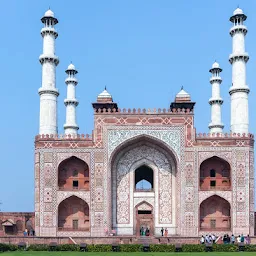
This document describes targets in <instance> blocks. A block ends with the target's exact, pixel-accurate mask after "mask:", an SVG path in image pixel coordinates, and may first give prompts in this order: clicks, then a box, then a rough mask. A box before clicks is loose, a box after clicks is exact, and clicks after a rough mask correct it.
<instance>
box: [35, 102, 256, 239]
mask: <svg viewBox="0 0 256 256" xmlns="http://www.w3.org/2000/svg"><path fill="white" fill-rule="evenodd" d="M110 103H111V104H114V103H113V102H112V99H111V98H110V99H109V100H108V101H106V100H105V101H104V102H100V101H98V102H97V103H94V108H95V113H94V117H95V118H94V124H95V127H94V131H93V134H92V135H78V136H71V135H70V136H66V135H64V136H61V135H58V136H51V135H39V136H37V137H36V141H35V146H36V152H35V177H36V179H35V227H36V233H37V234H39V235H40V236H72V237H74V236H77V237H78V236H80V237H81V236H86V237H90V236H93V237H95V236H98V237H105V236H109V235H111V234H112V233H114V234H117V235H127V236H128V235H129V236H133V235H138V234H139V229H140V227H141V226H143V225H144V226H147V227H149V228H150V230H151V234H150V235H156V236H157V235H160V229H161V227H162V226H163V227H167V228H168V230H169V235H172V236H175V235H179V236H191V237H194V236H199V235H201V234H204V233H209V232H213V233H215V234H223V232H228V233H235V234H240V233H244V234H250V235H254V199H253V191H254V187H253V185H254V167H253V163H254V159H253V157H254V155H253V153H254V152H253V145H254V138H253V135H251V134H196V131H195V127H194V114H193V104H194V103H192V102H191V101H190V99H188V98H184V99H181V98H179V99H177V98H176V100H175V102H174V103H172V105H171V109H168V110H160V109H158V110H152V111H151V110H145V109H144V110H140V109H138V110H135V109H133V110H131V109H128V110H120V109H115V108H107V106H108V105H109V104H110ZM185 103H186V104H192V105H190V107H188V108H187V109H182V108H174V107H172V106H179V104H181V105H180V106H184V104H185ZM97 104H98V105H97ZM104 104H105V105H104ZM182 104H183V105H182ZM104 106H106V108H104ZM191 106H192V107H191ZM110 107H111V105H110ZM161 161H162V162H161ZM142 167H143V168H144V169H145V168H148V171H144V174H143V173H140V174H136V173H139V171H138V170H139V169H140V168H142ZM143 168H142V169H143ZM122 172H125V175H124V174H123V173H122ZM165 172H166V173H165ZM150 173H153V174H152V175H151V178H150V177H149V176H150ZM138 175H139V176H138ZM143 175H144V177H143ZM136 176H137V178H136ZM138 179H139V180H140V181H141V180H142V179H143V180H144V181H147V182H149V183H150V185H151V187H150V188H148V189H142V190H141V189H138V188H137V187H136V184H137V183H136V182H137V181H138ZM165 181H166V182H167V183H166V184H165ZM135 183H136V184H135ZM157 198H158V199H157Z"/></svg>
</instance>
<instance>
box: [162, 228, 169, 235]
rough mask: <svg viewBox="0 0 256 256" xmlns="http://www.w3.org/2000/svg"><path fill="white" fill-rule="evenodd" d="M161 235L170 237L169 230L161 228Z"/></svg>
mask: <svg viewBox="0 0 256 256" xmlns="http://www.w3.org/2000/svg"><path fill="white" fill-rule="evenodd" d="M161 235H162V236H165V237H167V236H168V229H167V228H165V229H164V228H161Z"/></svg>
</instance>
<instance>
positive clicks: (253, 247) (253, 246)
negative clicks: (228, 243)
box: [244, 244, 256, 252]
mask: <svg viewBox="0 0 256 256" xmlns="http://www.w3.org/2000/svg"><path fill="white" fill-rule="evenodd" d="M244 250H245V251H246V252H256V244H251V245H245V247H244Z"/></svg>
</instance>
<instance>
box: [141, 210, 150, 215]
mask: <svg viewBox="0 0 256 256" xmlns="http://www.w3.org/2000/svg"><path fill="white" fill-rule="evenodd" d="M138 214H151V211H143V210H138Z"/></svg>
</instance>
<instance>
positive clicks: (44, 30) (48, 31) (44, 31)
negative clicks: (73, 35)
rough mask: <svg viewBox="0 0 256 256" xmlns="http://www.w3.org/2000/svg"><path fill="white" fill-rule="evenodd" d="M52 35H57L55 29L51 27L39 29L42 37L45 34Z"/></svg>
mask: <svg viewBox="0 0 256 256" xmlns="http://www.w3.org/2000/svg"><path fill="white" fill-rule="evenodd" d="M47 34H48V35H53V36H54V37H55V39H56V38H57V37H58V33H57V31H56V30H55V29H54V28H53V27H45V28H42V29H41V35H42V37H44V36H45V35H47Z"/></svg>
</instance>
